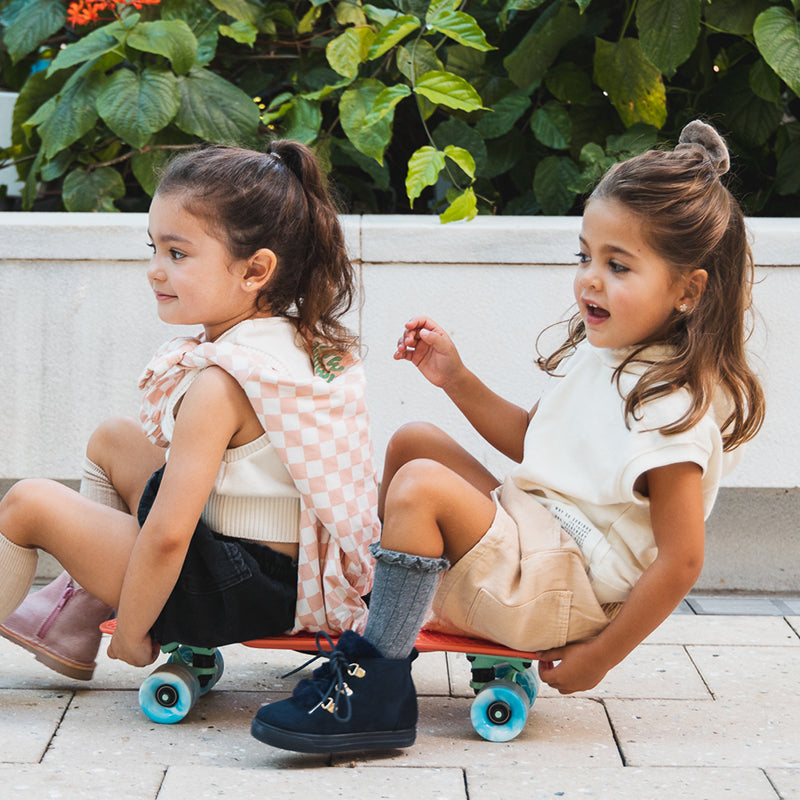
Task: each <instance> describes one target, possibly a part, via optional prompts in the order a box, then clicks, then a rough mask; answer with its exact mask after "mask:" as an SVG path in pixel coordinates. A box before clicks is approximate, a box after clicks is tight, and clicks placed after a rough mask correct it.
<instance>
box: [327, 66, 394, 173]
mask: <svg viewBox="0 0 800 800" xmlns="http://www.w3.org/2000/svg"><path fill="white" fill-rule="evenodd" d="M385 88H386V87H385V86H384V85H383V84H382V83H381V82H380V81H376V80H373V79H370V80H362V81H358V82H357V83H355V84H353V87H352V88H351V89H348V90H347V91H345V92H343V93H342V96H341V98H340V99H339V115H340V118H341V123H342V130H344V132H345V136H347V138H348V139H349V140H350V141H351V142H352V143H353V145H354V146H355V148H356V149H357V150H359V151H360V152H362V153H363V154H364V155H366V156H370V157H371V158H374V159H375V160H376V161H377V162H378V163H379V164H383V154H384V151H385V150H386V147H387V146H388V144H389V141H390V139H391V138H392V125H391V121H390V120H389V119H388V118H387V117H384V118H383V119H381V120H379V121H378V122H376V123H375V124H373V125H365V124H364V121H365V119H366V117H367V114H369V112H370V111H372V108H373V106H374V104H375V101H376V100H377V99H378V97H379V95H380V93H381V92H382V91H383V90H384V89H385Z"/></svg>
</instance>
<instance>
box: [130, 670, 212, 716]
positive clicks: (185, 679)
mask: <svg viewBox="0 0 800 800" xmlns="http://www.w3.org/2000/svg"><path fill="white" fill-rule="evenodd" d="M198 697H200V684H199V682H198V680H197V678H196V677H195V676H194V674H192V671H191V670H190V669H188V668H187V667H184V666H183V665H181V664H169V663H168V664H164V665H163V666H161V667H159V668H158V669H157V670H155V671H154V672H152V673H150V675H148V676H147V677H146V678H145V679H144V681H142V685H141V686H140V687H139V706H140V708H141V709H142V711H144V713H145V714H146V715H147V716H148V717H149V718H150V719H151V720H153V722H158V723H159V724H171V723H173V722H180V720H182V719H183V718H184V717H185V716H186V715H187V714H188V713H189V711H191V709H192V707H193V706H194V704H195V703H196V702H197V698H198Z"/></svg>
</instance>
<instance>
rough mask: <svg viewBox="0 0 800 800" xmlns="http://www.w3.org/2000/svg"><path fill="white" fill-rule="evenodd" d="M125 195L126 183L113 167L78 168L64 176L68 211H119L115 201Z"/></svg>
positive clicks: (65, 202)
mask: <svg viewBox="0 0 800 800" xmlns="http://www.w3.org/2000/svg"><path fill="white" fill-rule="evenodd" d="M124 196H125V183H124V181H123V180H122V176H121V175H120V174H119V172H117V171H116V170H115V169H113V168H112V167H98V168H97V169H95V170H92V171H91V172H89V171H88V170H84V169H76V170H73V171H72V172H70V173H69V175H67V177H66V178H64V188H63V191H62V197H63V199H64V206H65V207H66V209H67V211H118V210H119V209H117V208H116V206H115V205H114V201H115V200H119V199H120V197H124Z"/></svg>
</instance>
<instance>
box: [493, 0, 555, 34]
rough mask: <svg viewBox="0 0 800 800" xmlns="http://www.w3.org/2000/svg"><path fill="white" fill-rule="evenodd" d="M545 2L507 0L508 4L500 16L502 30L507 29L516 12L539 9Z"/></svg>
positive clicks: (536, 0) (538, 0) (542, 0)
mask: <svg viewBox="0 0 800 800" xmlns="http://www.w3.org/2000/svg"><path fill="white" fill-rule="evenodd" d="M544 2H545V0H506V4H505V5H504V6H503V8H502V9H501V11H500V14H499V15H498V21H499V23H500V28H501V30H502V29H504V28H505V27H506V24H507V22H508V17H509V16H510V15H511V14H512V13H513V12H516V11H532V10H533V9H534V8H538V7H539V6H540V5H542V3H544Z"/></svg>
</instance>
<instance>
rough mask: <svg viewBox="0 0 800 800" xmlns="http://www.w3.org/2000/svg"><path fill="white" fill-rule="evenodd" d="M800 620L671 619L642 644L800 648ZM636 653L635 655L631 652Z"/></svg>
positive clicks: (750, 617)
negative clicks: (793, 622)
mask: <svg viewBox="0 0 800 800" xmlns="http://www.w3.org/2000/svg"><path fill="white" fill-rule="evenodd" d="M798 631H800V617H797V618H795V624H794V625H792V618H788V617H787V618H782V617H773V616H767V617H758V616H745V617H733V618H732V617H730V616H720V615H714V616H695V615H691V616H687V615H683V614H681V615H673V616H671V617H668V618H667V619H665V620H664V622H662V623H661V625H659V627H658V628H657V629H656V630H655V631H653V633H651V634H650V636H648V637H647V639H645V641H644V642H643V644H644V645H650V644H680V645H690V644H718V645H724V644H740V645H746V646H750V647H755V646H759V645H779V646H781V647H784V646H785V647H800V634H799V633H798ZM634 652H635V651H634Z"/></svg>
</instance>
